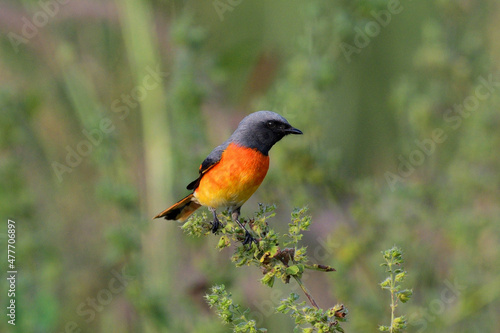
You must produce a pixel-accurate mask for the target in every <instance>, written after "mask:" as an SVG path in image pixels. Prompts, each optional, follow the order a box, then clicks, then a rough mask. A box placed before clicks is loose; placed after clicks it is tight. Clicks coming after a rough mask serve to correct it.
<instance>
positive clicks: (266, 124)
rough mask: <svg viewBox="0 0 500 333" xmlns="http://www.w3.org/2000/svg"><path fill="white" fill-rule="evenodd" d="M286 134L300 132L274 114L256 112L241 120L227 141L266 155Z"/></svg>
mask: <svg viewBox="0 0 500 333" xmlns="http://www.w3.org/2000/svg"><path fill="white" fill-rule="evenodd" d="M288 134H302V132H301V131H300V130H298V129H296V128H294V127H292V125H290V124H289V123H288V121H287V120H286V119H285V118H283V117H282V116H280V115H279V114H277V113H276V112H271V111H257V112H254V113H251V114H249V115H248V116H246V117H245V118H243V120H242V121H241V122H240V124H239V125H238V128H237V129H236V131H234V133H233V134H232V135H231V137H230V138H229V141H230V142H234V143H236V144H239V145H241V146H244V147H249V148H257V149H258V150H259V151H260V152H261V153H262V154H264V155H267V154H268V153H269V150H270V149H271V147H272V146H273V145H274V144H275V143H276V142H278V141H279V140H281V139H282V138H283V137H284V136H285V135H288Z"/></svg>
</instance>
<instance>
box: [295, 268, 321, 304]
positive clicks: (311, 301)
mask: <svg viewBox="0 0 500 333" xmlns="http://www.w3.org/2000/svg"><path fill="white" fill-rule="evenodd" d="M293 278H294V279H295V281H297V283H298V284H299V286H300V288H301V289H302V291H303V292H304V294H305V295H306V297H307V299H308V300H309V302H310V303H311V305H312V306H314V307H315V308H316V309H319V306H318V304H317V303H316V301H315V300H314V298H313V297H312V296H311V293H310V292H309V290H307V288H306V286H304V284H303V283H302V280H301V279H300V278H299V277H297V276H295V275H293Z"/></svg>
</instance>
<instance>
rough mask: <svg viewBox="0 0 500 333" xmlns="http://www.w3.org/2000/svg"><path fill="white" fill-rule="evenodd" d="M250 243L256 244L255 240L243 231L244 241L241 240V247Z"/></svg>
mask: <svg viewBox="0 0 500 333" xmlns="http://www.w3.org/2000/svg"><path fill="white" fill-rule="evenodd" d="M252 242H254V243H255V244H258V242H257V240H256V239H255V238H253V237H252V235H250V233H249V232H248V230H246V229H245V239H244V240H243V245H247V244H252Z"/></svg>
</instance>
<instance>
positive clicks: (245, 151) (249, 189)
mask: <svg viewBox="0 0 500 333" xmlns="http://www.w3.org/2000/svg"><path fill="white" fill-rule="evenodd" d="M268 169H269V156H266V155H264V154H262V153H261V152H259V151H258V150H257V149H253V148H246V147H241V146H238V145H236V144H234V143H231V144H229V146H228V147H227V148H226V150H225V151H224V152H223V153H222V156H221V160H220V161H219V163H217V164H216V165H214V166H213V167H212V168H211V169H210V170H208V171H207V172H206V174H204V175H203V177H202V178H201V180H200V184H199V186H198V188H197V189H196V190H195V192H194V197H195V198H196V200H197V201H198V202H199V203H200V204H201V205H203V206H207V207H212V208H219V207H239V206H241V205H243V203H245V201H247V200H248V199H249V198H250V197H251V196H252V194H254V192H255V191H256V190H257V188H258V187H259V186H260V184H261V183H262V181H263V180H264V177H265V176H266V174H267V170H268Z"/></svg>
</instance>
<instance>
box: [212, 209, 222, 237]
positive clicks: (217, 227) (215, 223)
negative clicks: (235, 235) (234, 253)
mask: <svg viewBox="0 0 500 333" xmlns="http://www.w3.org/2000/svg"><path fill="white" fill-rule="evenodd" d="M211 224H212V229H211V231H212V233H213V234H217V233H218V231H219V230H220V229H221V228H224V224H222V222H221V221H219V219H218V218H217V214H215V213H214V220H213V221H212V222H211Z"/></svg>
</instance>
